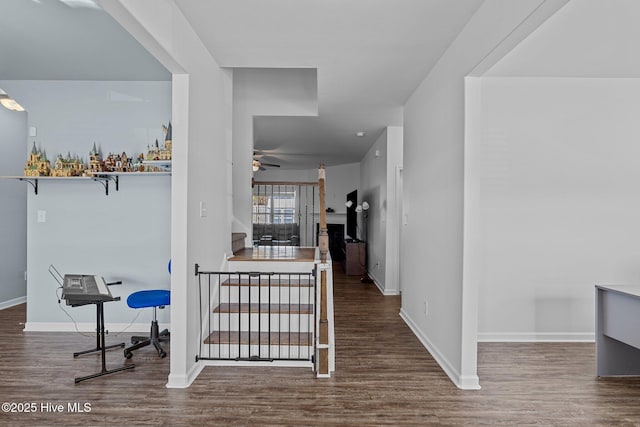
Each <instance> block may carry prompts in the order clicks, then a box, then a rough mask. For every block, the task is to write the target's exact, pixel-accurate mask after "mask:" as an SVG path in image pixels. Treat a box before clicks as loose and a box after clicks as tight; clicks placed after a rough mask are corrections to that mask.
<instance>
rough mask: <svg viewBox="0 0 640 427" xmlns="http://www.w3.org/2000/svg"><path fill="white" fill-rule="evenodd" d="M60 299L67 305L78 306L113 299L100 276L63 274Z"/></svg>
mask: <svg viewBox="0 0 640 427" xmlns="http://www.w3.org/2000/svg"><path fill="white" fill-rule="evenodd" d="M62 299H64V300H66V301H67V305H78V304H89V303H96V302H102V301H113V300H114V299H115V298H113V296H111V291H110V290H109V288H108V287H107V284H106V283H105V281H104V279H103V278H102V277H100V276H90V275H84V274H65V275H64V281H63V285H62Z"/></svg>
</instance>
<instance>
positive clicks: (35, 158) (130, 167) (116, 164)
mask: <svg viewBox="0 0 640 427" xmlns="http://www.w3.org/2000/svg"><path fill="white" fill-rule="evenodd" d="M162 130H163V131H164V133H165V138H164V144H163V145H162V147H161V146H160V144H159V143H158V140H157V139H156V143H155V145H153V146H151V147H150V146H148V145H147V158H146V160H152V161H154V160H155V161H162V162H171V148H172V145H171V122H169V126H164V125H163V126H162ZM144 160H145V159H144V155H143V154H139V155H138V156H137V157H135V158H134V157H133V156H132V157H129V156H128V155H127V153H125V152H124V151H123V152H122V154H113V153H109V155H108V156H107V157H106V158H105V159H104V160H103V159H102V154H101V153H100V150H98V148H97V147H96V143H95V142H94V143H93V147H92V148H91V151H90V152H89V164H88V165H87V164H85V163H84V162H83V161H82V159H81V158H80V157H78V156H77V155H76V156H74V157H72V156H71V153H67V156H66V157H64V156H62V154H60V155H58V157H56V161H55V164H54V167H53V168H51V163H50V162H49V160H47V155H46V153H45V152H44V150H42V149H38V148H37V147H36V143H35V141H34V142H33V148H32V149H31V153H30V154H29V160H27V163H26V165H25V167H24V175H25V176H59V177H65V176H95V175H100V174H101V173H106V172H161V171H165V170H166V169H162V168H160V167H157V166H148V165H147V166H145V165H144V164H143V161H144Z"/></svg>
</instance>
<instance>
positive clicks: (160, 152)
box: [147, 122, 171, 160]
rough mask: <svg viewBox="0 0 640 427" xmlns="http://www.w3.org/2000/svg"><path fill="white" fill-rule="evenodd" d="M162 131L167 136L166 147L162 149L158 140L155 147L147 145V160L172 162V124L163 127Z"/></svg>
mask: <svg viewBox="0 0 640 427" xmlns="http://www.w3.org/2000/svg"><path fill="white" fill-rule="evenodd" d="M162 130H163V131H164V134H165V137H164V146H163V147H162V148H160V144H158V140H157V139H156V143H155V145H153V146H151V147H149V146H148V145H147V160H171V122H169V126H164V125H162Z"/></svg>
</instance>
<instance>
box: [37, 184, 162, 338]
mask: <svg viewBox="0 0 640 427" xmlns="http://www.w3.org/2000/svg"><path fill="white" fill-rule="evenodd" d="M170 179H171V178H170V177H169V176H150V177H143V176H134V177H121V178H120V191H115V189H114V188H113V186H110V188H109V190H110V191H109V196H106V195H105V191H104V188H103V187H102V185H100V184H99V183H97V182H93V181H91V180H88V181H81V182H68V181H60V180H56V181H42V182H40V186H39V191H38V195H37V196H36V195H35V194H33V191H30V192H29V196H28V199H29V200H28V242H29V247H28V267H27V268H28V285H27V298H28V305H27V326H28V327H30V326H32V325H30V323H31V322H38V323H51V322H54V323H57V322H68V321H69V318H68V317H67V316H66V314H65V313H64V312H63V311H62V310H60V309H59V308H58V307H57V305H58V297H57V295H59V292H60V291H59V290H57V287H58V284H57V283H56V282H55V281H54V279H53V277H51V275H50V274H49V272H48V267H49V265H51V264H53V265H55V266H56V268H57V269H58V270H59V271H60V272H61V273H62V274H65V273H81V274H98V275H101V276H103V277H104V278H105V280H106V281H107V282H110V281H117V280H122V281H123V285H122V286H114V287H112V288H111V292H112V294H113V295H114V296H121V297H122V300H121V301H119V302H113V303H109V304H108V307H107V308H106V309H105V315H106V319H105V320H106V321H107V322H114V323H127V324H128V323H129V322H130V321H131V320H132V318H133V317H134V316H135V314H137V313H134V312H133V310H131V309H129V308H128V307H127V305H126V297H127V296H128V295H129V294H131V293H132V292H134V291H137V290H142V289H169V286H170V285H169V283H170V277H169V274H168V271H167V263H168V261H169V257H170V253H171V249H170V243H171V242H170V238H169V233H170V229H171V224H170V204H171V191H170V185H171V183H170ZM38 212H45V217H46V222H38ZM63 304H64V302H63ZM69 313H70V314H71V315H72V317H73V318H74V320H76V321H77V322H93V321H94V318H95V308H94V307H93V306H91V307H79V308H73V309H72V310H71V311H69ZM158 314H159V316H158V320H159V321H161V322H162V321H165V320H166V319H168V311H164V310H160V311H159V312H158ZM146 317H148V316H146V315H145V318H146ZM140 320H141V319H140ZM141 321H142V320H141Z"/></svg>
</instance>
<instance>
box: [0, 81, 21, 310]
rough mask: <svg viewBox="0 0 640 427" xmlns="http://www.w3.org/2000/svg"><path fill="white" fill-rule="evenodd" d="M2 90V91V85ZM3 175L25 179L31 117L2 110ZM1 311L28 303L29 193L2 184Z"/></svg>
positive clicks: (0, 152) (13, 183) (0, 150)
mask: <svg viewBox="0 0 640 427" xmlns="http://www.w3.org/2000/svg"><path fill="white" fill-rule="evenodd" d="M0 87H2V86H1V85H0ZM0 135H1V136H0V175H1V176H8V175H22V168H23V167H24V160H25V154H24V150H25V147H26V141H27V113H26V112H16V111H9V110H7V109H5V108H2V107H0ZM0 200H2V202H0V218H2V221H0V242H2V257H0V309H2V308H6V307H10V306H12V305H15V304H19V303H23V302H25V301H26V296H27V284H26V282H25V278H24V272H25V271H27V190H26V189H25V187H24V184H22V183H21V182H18V181H12V180H0Z"/></svg>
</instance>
